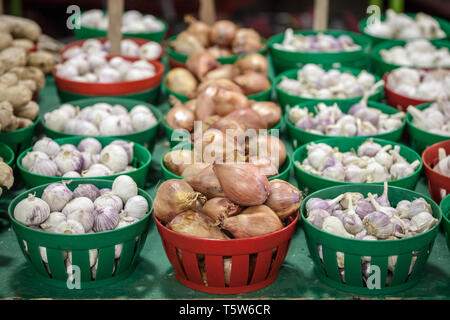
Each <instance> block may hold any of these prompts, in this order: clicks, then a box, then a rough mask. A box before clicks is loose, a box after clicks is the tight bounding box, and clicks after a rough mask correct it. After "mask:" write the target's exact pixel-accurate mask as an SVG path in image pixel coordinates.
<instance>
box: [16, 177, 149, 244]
mask: <svg viewBox="0 0 450 320" xmlns="http://www.w3.org/2000/svg"><path fill="white" fill-rule="evenodd" d="M73 182H75V183H78V184H82V183H87V184H93V185H95V183H98V182H107V183H108V184H110V185H111V186H112V184H113V181H112V180H104V179H86V178H85V179H83V180H77V181H73ZM53 183H55V182H50V183H47V184H43V185H40V186H37V187H34V188H31V189H28V190H25V191H24V192H22V193H20V194H19V195H17V196H16V197H14V199H12V200H11V202H10V204H9V205H8V216H9V218H10V219H11V222H12V223H13V224H15V225H16V226H18V227H20V228H24V229H26V230H27V232H31V233H35V234H39V235H42V234H45V235H46V236H49V237H52V236H57V237H64V238H66V239H76V238H80V237H84V238H88V237H91V238H96V237H103V236H105V235H106V236H108V235H111V234H114V233H119V232H126V230H128V229H129V228H131V227H132V226H134V225H136V224H140V223H144V222H145V221H146V220H148V219H149V216H150V215H152V214H153V199H152V197H151V196H150V195H149V194H148V193H147V192H146V191H145V190H144V189H141V188H139V187H138V195H142V196H143V197H144V198H145V199H146V200H147V202H149V211H148V212H147V214H146V215H145V217H144V218H142V219H140V220H138V221H137V222H135V223H133V224H130V225H128V226H125V227H123V228H120V229H112V230H108V231H102V232H95V233H82V234H64V233H50V232H45V231H43V230H42V231H41V230H36V229H33V228H30V227H29V226H26V225H24V224H22V223H20V222H19V221H17V220H16V218H14V208H15V207H14V208H13V204H15V203H16V202H18V198H20V197H22V196H23V195H24V194H32V193H34V192H37V191H38V190H44V189H45V188H46V187H47V186H49V185H51V184H53ZM124 230H125V231H124Z"/></svg>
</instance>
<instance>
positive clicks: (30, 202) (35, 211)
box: [14, 194, 50, 226]
mask: <svg viewBox="0 0 450 320" xmlns="http://www.w3.org/2000/svg"><path fill="white" fill-rule="evenodd" d="M49 215H50V207H49V205H48V204H47V202H45V201H44V200H42V199H40V198H37V197H35V196H34V195H32V194H29V195H28V197H27V198H25V199H23V200H21V201H20V202H19V203H18V204H17V205H16V207H15V208H14V218H15V219H16V220H17V221H19V222H20V223H22V224H24V225H26V226H38V225H40V224H41V223H43V222H44V221H45V220H47V218H48V217H49Z"/></svg>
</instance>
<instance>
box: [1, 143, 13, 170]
mask: <svg viewBox="0 0 450 320" xmlns="http://www.w3.org/2000/svg"><path fill="white" fill-rule="evenodd" d="M0 147H1V148H2V149H4V150H6V153H7V154H8V156H9V158H8V159H3V161H5V163H6V164H7V165H8V166H11V165H12V164H13V163H14V158H15V153H14V151H13V149H11V147H10V146H8V145H7V144H6V143H4V142H1V141H0ZM6 160H7V161H6Z"/></svg>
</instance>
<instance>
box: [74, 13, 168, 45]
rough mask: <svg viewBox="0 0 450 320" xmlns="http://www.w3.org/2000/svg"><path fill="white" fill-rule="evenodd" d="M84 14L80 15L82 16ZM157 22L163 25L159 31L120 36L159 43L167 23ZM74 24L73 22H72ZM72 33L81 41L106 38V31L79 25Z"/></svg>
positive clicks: (130, 33) (126, 33) (127, 33)
mask: <svg viewBox="0 0 450 320" xmlns="http://www.w3.org/2000/svg"><path fill="white" fill-rule="evenodd" d="M103 12H104V14H106V11H103ZM83 14H84V12H82V13H81V15H83ZM74 19H75V18H74ZM156 19H157V20H159V21H161V22H162V23H163V24H164V28H163V29H162V30H161V31H155V32H140V33H133V32H125V33H123V34H122V36H123V37H133V38H141V39H147V40H152V41H155V42H161V41H162V40H163V39H164V36H165V35H166V32H167V28H168V25H167V22H165V21H164V20H162V19H159V18H156ZM72 22H73V23H74V20H72ZM73 32H74V33H75V38H76V39H77V40H81V39H89V38H105V37H107V36H108V30H101V29H95V28H91V27H86V26H83V25H81V24H80V28H78V29H77V28H74V29H73Z"/></svg>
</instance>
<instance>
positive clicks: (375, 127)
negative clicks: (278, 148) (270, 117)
mask: <svg viewBox="0 0 450 320" xmlns="http://www.w3.org/2000/svg"><path fill="white" fill-rule="evenodd" d="M288 112H289V115H288V119H289V121H290V122H291V123H292V124H294V125H295V127H297V128H299V129H301V130H304V131H307V132H311V133H315V134H319V135H325V136H341V137H354V136H369V135H377V134H381V133H385V132H391V131H394V130H396V129H398V128H400V127H401V126H402V124H403V122H404V117H405V113H404V112H398V113H395V114H392V115H388V114H385V113H383V112H382V111H381V110H378V109H376V108H371V107H368V106H367V95H366V96H365V97H364V98H363V99H362V100H361V101H360V102H358V103H357V104H355V105H353V106H352V107H351V108H350V109H349V110H348V113H347V114H346V113H344V112H342V111H341V109H340V108H339V106H338V104H337V103H334V104H333V105H331V106H327V105H326V104H325V103H318V104H317V106H316V107H315V114H314V113H312V112H309V111H308V108H306V107H304V108H301V107H300V106H294V107H293V108H291V109H290V110H289V111H288Z"/></svg>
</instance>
